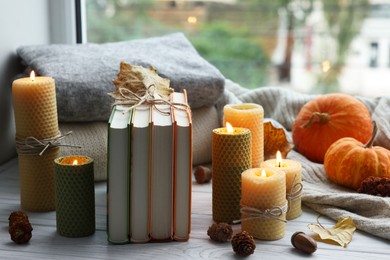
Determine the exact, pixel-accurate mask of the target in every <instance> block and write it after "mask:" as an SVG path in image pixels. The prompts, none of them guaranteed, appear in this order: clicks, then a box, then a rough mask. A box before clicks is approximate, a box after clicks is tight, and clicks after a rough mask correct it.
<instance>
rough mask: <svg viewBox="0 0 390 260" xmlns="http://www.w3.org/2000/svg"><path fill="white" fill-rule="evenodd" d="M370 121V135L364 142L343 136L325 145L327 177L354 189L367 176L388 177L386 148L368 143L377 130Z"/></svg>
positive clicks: (388, 161) (388, 162) (371, 140)
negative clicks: (328, 145) (326, 148)
mask: <svg viewBox="0 0 390 260" xmlns="http://www.w3.org/2000/svg"><path fill="white" fill-rule="evenodd" d="M373 125H374V129H373V131H372V137H371V139H370V140H369V141H368V143H367V144H366V145H364V144H362V143H361V142H359V141H357V140H356V139H354V138H350V137H345V138H341V139H340V140H338V141H336V142H335V143H334V144H332V145H331V146H330V147H329V149H328V151H327V152H326V154H325V159H324V167H325V171H326V174H327V175H328V178H329V179H330V180H331V181H333V182H335V183H337V184H339V185H342V186H345V187H349V188H353V189H355V190H357V189H358V188H359V187H360V185H361V183H362V181H363V180H364V179H366V178H367V177H370V176H375V177H389V178H390V151H389V150H387V149H385V148H383V147H380V146H372V144H373V142H374V138H375V135H376V132H377V126H376V124H375V122H374V124H373Z"/></svg>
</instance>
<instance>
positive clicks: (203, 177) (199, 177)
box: [194, 165, 211, 184]
mask: <svg viewBox="0 0 390 260" xmlns="http://www.w3.org/2000/svg"><path fill="white" fill-rule="evenodd" d="M194 176H195V180H196V182H197V183H199V184H203V183H207V182H209V181H210V180H211V170H210V169H209V168H207V167H205V166H202V165H199V166H197V167H196V168H195V171H194Z"/></svg>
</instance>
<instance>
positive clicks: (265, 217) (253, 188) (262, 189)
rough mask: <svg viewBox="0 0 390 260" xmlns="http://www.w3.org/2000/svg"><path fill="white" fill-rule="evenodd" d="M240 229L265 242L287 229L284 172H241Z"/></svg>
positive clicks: (282, 234)
mask: <svg viewBox="0 0 390 260" xmlns="http://www.w3.org/2000/svg"><path fill="white" fill-rule="evenodd" d="M241 206H242V209H241V212H242V214H241V221H242V223H241V229H242V230H243V231H247V232H249V233H250V234H252V235H253V236H254V237H255V238H258V239H262V240H277V239H280V238H282V237H283V236H284V234H285V230H286V223H285V220H286V211H287V202H286V177H285V173H284V172H282V171H281V170H277V169H271V168H252V169H249V170H246V171H245V172H243V173H242V198H241Z"/></svg>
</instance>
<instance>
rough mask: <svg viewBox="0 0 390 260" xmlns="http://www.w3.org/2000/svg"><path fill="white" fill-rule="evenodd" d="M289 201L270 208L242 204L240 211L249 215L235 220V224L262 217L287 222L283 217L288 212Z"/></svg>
mask: <svg viewBox="0 0 390 260" xmlns="http://www.w3.org/2000/svg"><path fill="white" fill-rule="evenodd" d="M287 208H288V205H287V202H286V204H285V205H283V206H274V207H272V208H270V209H266V210H261V209H257V208H252V207H248V206H245V205H242V207H241V209H240V212H241V214H244V215H247V216H248V217H245V218H241V219H239V220H233V223H234V224H237V223H240V222H242V221H247V220H253V219H260V218H270V219H274V220H277V221H282V222H284V223H287V221H286V220H285V219H282V218H281V217H282V216H283V215H284V214H286V212H287Z"/></svg>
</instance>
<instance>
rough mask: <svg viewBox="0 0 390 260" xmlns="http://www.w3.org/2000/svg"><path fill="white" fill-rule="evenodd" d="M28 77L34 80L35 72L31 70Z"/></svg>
mask: <svg viewBox="0 0 390 260" xmlns="http://www.w3.org/2000/svg"><path fill="white" fill-rule="evenodd" d="M30 79H31V81H34V80H35V72H34V71H33V70H32V71H31V73H30Z"/></svg>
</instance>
